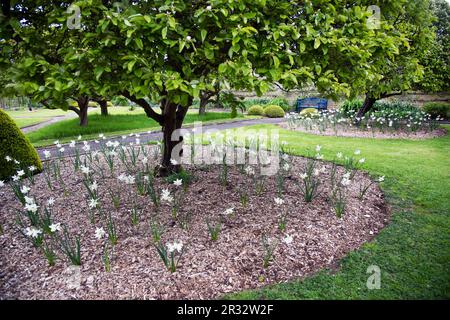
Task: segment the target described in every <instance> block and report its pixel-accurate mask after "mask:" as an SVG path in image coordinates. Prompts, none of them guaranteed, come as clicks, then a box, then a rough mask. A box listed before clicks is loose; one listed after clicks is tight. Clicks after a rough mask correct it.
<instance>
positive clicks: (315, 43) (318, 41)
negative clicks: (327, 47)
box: [314, 38, 320, 49]
mask: <svg viewBox="0 0 450 320" xmlns="http://www.w3.org/2000/svg"><path fill="white" fill-rule="evenodd" d="M318 47H320V39H319V38H316V39H315V40H314V49H317V48H318Z"/></svg>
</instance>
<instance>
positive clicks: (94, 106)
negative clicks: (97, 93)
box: [88, 101, 98, 108]
mask: <svg viewBox="0 0 450 320" xmlns="http://www.w3.org/2000/svg"><path fill="white" fill-rule="evenodd" d="M88 106H89V107H90V108H97V107H98V103H97V102H95V101H89V103H88Z"/></svg>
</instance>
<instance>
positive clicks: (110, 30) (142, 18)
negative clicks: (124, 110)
mask: <svg viewBox="0 0 450 320" xmlns="http://www.w3.org/2000/svg"><path fill="white" fill-rule="evenodd" d="M17 2H21V1H17ZM36 2H37V5H38V6H40V8H44V10H41V9H39V11H42V12H43V14H44V18H45V19H44V21H43V22H40V24H39V28H36V29H39V31H40V32H41V33H43V34H44V35H47V36H48V37H50V35H49V34H50V33H51V32H54V29H55V26H57V31H58V32H57V34H58V35H64V39H65V41H64V42H63V43H61V45H60V47H59V48H58V50H57V53H58V54H57V57H62V58H63V59H62V61H57V63H56V64H55V65H57V67H54V65H51V64H49V63H48V61H47V59H44V60H43V61H42V59H41V58H40V57H39V55H38V56H37V57H36V58H35V57H34V55H30V56H28V57H27V58H31V59H32V60H31V61H30V60H28V61H27V62H25V61H26V60H25V59H21V60H22V61H20V62H18V63H14V65H15V66H17V69H18V70H20V71H23V70H24V69H30V68H31V69H32V70H33V73H32V74H30V76H33V77H35V76H39V77H41V78H42V83H44V85H35V84H34V82H33V84H32V85H29V86H28V89H27V90H29V93H30V94H33V95H35V96H36V97H41V96H42V97H44V98H52V99H53V100H54V101H56V102H58V103H61V105H64V101H66V99H65V97H67V96H68V93H70V92H77V93H78V94H79V95H80V96H82V97H89V96H92V95H94V94H96V95H99V96H102V97H107V96H117V95H122V96H124V97H126V98H127V99H129V100H130V101H132V102H134V103H136V104H137V105H139V106H141V107H142V108H143V109H144V111H145V112H146V114H147V116H148V117H150V118H152V119H154V120H155V121H157V122H158V123H159V124H160V125H161V126H162V130H163V133H164V134H163V136H164V148H163V150H164V152H163V156H162V161H161V166H160V173H161V174H168V173H170V172H173V171H174V170H178V169H179V167H178V166H177V165H174V164H173V163H172V162H171V157H172V150H173V148H174V146H175V145H176V144H177V143H178V142H180V141H182V138H179V139H174V140H175V141H173V139H171V138H172V134H173V133H174V131H175V130H176V129H179V128H181V126H182V123H183V120H184V117H185V115H186V113H187V111H188V108H189V106H190V105H191V104H192V101H193V99H194V98H198V97H199V94H200V92H202V91H205V92H207V91H214V90H215V88H216V86H219V87H220V88H222V89H224V90H231V89H240V90H242V89H243V90H251V91H255V92H256V93H257V94H258V95H261V94H263V93H264V92H266V91H267V90H268V89H269V88H270V85H271V84H272V83H275V82H276V83H278V84H279V85H281V86H282V87H283V88H285V89H287V90H288V89H291V88H295V87H297V86H299V85H303V84H306V83H313V82H314V83H315V84H316V86H317V88H318V89H319V90H320V91H321V92H323V93H324V94H325V95H327V96H338V95H345V96H350V95H355V94H357V93H359V92H360V91H359V90H360V88H363V86H362V84H363V83H365V81H366V78H369V79H375V78H377V77H379V73H378V69H377V67H378V66H377V65H375V64H374V63H373V57H374V56H376V55H382V56H386V57H388V58H390V59H393V56H394V55H395V53H397V52H398V48H397V43H398V42H399V41H398V36H397V35H396V34H395V33H393V32H391V28H390V27H389V26H388V25H387V24H385V23H381V27H380V29H378V30H373V29H371V28H369V27H368V26H367V18H368V16H369V14H368V13H367V12H366V7H367V6H368V5H370V4H371V3H370V1H352V2H351V3H347V2H343V1H338V0H336V1H326V2H324V1H322V0H313V1H307V2H294V1H288V0H239V1H228V0H211V1H209V2H207V1H201V0H191V1H189V0H184V1H181V0H155V1H152V2H151V3H149V2H132V3H131V4H130V5H128V6H126V7H122V8H116V7H114V6H113V5H112V4H111V2H109V1H97V0H90V1H79V2H77V4H78V5H79V7H80V9H81V28H80V29H75V30H73V29H69V28H68V27H67V25H66V24H64V23H63V22H64V21H65V20H67V18H68V14H65V13H64V12H65V10H64V5H62V4H61V3H59V4H55V2H53V1H36ZM393 2H395V3H397V2H400V3H401V2H402V1H383V3H384V4H386V5H391V4H392V3H393ZM29 19H31V18H29ZM36 21H37V20H36ZM36 23H37V22H36ZM9 25H10V26H13V28H14V31H15V33H14V34H13V36H15V35H16V34H19V35H20V36H21V37H24V36H29V34H31V36H30V37H29V38H27V40H33V41H28V45H30V46H33V43H35V42H36V41H35V40H38V41H39V40H40V39H41V38H39V34H38V33H37V32H35V28H23V27H22V25H21V24H19V25H18V24H17V21H16V20H15V18H13V19H10V24H9ZM27 32H28V33H29V34H27ZM24 33H25V34H24ZM48 41H50V39H48ZM51 43H52V42H51ZM37 47H39V45H37ZM23 48H27V49H28V47H27V46H25V45H24V46H23ZM15 49H18V50H21V49H22V47H21V46H20V45H19V46H18V48H15ZM41 50H44V52H45V50H46V49H45V48H41ZM32 51H33V52H34V53H38V51H39V50H37V49H36V48H33V50H32ZM20 56H24V54H21V55H20ZM49 58H51V57H49ZM21 63H27V64H28V65H22V64H21ZM48 70H51V71H50V72H49V71H48ZM25 73H26V71H25ZM16 79H17V78H16ZM19 82H20V85H21V86H25V87H26V85H24V83H25V79H24V78H21V79H20V81H19ZM149 100H151V101H155V102H159V106H160V107H159V110H158V109H154V108H153V107H152V106H151V105H150V103H149V102H148V101H149Z"/></svg>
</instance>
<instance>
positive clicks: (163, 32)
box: [161, 27, 167, 39]
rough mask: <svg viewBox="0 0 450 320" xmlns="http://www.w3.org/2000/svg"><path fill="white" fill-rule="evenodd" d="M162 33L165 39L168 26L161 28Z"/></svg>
mask: <svg viewBox="0 0 450 320" xmlns="http://www.w3.org/2000/svg"><path fill="white" fill-rule="evenodd" d="M161 35H162V38H163V39H167V27H164V28H163V29H162V30H161Z"/></svg>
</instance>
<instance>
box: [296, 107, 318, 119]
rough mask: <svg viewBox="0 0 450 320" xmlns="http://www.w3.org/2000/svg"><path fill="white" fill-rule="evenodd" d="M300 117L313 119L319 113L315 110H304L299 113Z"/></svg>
mask: <svg viewBox="0 0 450 320" xmlns="http://www.w3.org/2000/svg"><path fill="white" fill-rule="evenodd" d="M300 115H301V116H303V117H307V118H314V117H316V116H318V115H319V111H317V109H316V108H306V109H303V110H302V111H300Z"/></svg>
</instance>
